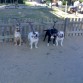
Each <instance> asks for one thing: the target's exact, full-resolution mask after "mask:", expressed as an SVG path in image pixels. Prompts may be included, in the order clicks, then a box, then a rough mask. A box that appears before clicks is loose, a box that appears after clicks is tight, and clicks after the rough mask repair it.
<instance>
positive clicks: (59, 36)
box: [56, 31, 64, 46]
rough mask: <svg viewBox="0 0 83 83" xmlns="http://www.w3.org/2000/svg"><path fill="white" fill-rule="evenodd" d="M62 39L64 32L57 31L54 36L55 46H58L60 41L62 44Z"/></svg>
mask: <svg viewBox="0 0 83 83" xmlns="http://www.w3.org/2000/svg"><path fill="white" fill-rule="evenodd" d="M63 40H64V32H63V31H59V32H58V34H57V37H56V46H58V44H59V42H60V45H61V46H63Z"/></svg>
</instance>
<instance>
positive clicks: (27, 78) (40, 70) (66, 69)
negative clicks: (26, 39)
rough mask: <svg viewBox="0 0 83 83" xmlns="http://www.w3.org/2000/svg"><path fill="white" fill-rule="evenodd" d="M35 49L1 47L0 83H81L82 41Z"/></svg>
mask: <svg viewBox="0 0 83 83" xmlns="http://www.w3.org/2000/svg"><path fill="white" fill-rule="evenodd" d="M38 47H39V48H38V49H36V48H33V49H32V50H30V47H29V45H28V44H23V45H22V46H14V45H13V43H0V83H83V37H68V38H66V39H65V40H64V46H63V47H61V46H57V47H56V46H55V47H54V46H52V45H50V46H49V47H47V46H46V42H42V41H40V42H39V45H38Z"/></svg>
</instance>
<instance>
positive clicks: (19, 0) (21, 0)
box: [0, 0, 24, 4]
mask: <svg viewBox="0 0 83 83" xmlns="http://www.w3.org/2000/svg"><path fill="white" fill-rule="evenodd" d="M23 1H24V0H0V3H15V2H18V3H21V4H22V3H23Z"/></svg>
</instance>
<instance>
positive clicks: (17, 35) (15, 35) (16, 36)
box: [14, 27, 21, 46]
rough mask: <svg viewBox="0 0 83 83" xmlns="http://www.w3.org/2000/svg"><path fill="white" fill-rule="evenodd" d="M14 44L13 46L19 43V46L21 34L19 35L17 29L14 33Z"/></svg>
mask: <svg viewBox="0 0 83 83" xmlns="http://www.w3.org/2000/svg"><path fill="white" fill-rule="evenodd" d="M14 42H15V45H18V42H19V46H21V34H20V29H19V28H18V27H16V29H15V32H14Z"/></svg>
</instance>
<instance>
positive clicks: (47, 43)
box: [47, 36, 51, 46]
mask: <svg viewBox="0 0 83 83" xmlns="http://www.w3.org/2000/svg"><path fill="white" fill-rule="evenodd" d="M50 38H51V36H48V43H47V46H49V42H50V41H51V39H50Z"/></svg>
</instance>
